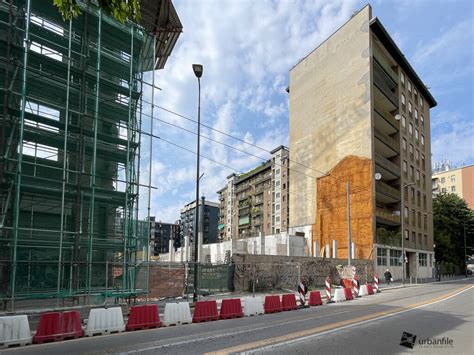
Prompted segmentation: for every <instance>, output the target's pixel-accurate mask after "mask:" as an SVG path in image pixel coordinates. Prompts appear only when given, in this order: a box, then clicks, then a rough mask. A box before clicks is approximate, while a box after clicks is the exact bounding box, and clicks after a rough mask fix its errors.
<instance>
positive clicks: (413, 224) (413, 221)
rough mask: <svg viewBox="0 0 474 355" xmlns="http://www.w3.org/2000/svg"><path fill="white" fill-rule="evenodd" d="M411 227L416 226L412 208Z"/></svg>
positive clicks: (414, 212)
mask: <svg viewBox="0 0 474 355" xmlns="http://www.w3.org/2000/svg"><path fill="white" fill-rule="evenodd" d="M411 225H412V226H416V211H415V210H414V209H413V208H412V210H411Z"/></svg>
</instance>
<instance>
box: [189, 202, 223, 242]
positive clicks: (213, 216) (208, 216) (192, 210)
mask: <svg viewBox="0 0 474 355" xmlns="http://www.w3.org/2000/svg"><path fill="white" fill-rule="evenodd" d="M199 207H200V208H199V210H200V215H199V224H201V223H202V222H204V224H203V225H202V226H203V228H204V231H203V244H210V243H216V242H217V237H218V233H217V223H218V221H219V203H217V202H211V201H205V202H204V211H202V202H201V200H199ZM195 214H196V201H193V202H190V203H188V204H187V205H185V206H184V207H183V208H182V209H181V229H182V234H183V236H188V237H190V238H192V237H193V235H194V234H193V231H194V223H195V221H194V216H195Z"/></svg>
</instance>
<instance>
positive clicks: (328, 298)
mask: <svg viewBox="0 0 474 355" xmlns="http://www.w3.org/2000/svg"><path fill="white" fill-rule="evenodd" d="M326 301H327V303H331V279H330V278H329V276H327V277H326Z"/></svg>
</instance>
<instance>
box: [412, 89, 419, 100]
mask: <svg viewBox="0 0 474 355" xmlns="http://www.w3.org/2000/svg"><path fill="white" fill-rule="evenodd" d="M413 95H415V98H416V97H417V96H418V91H416V89H415V88H413Z"/></svg>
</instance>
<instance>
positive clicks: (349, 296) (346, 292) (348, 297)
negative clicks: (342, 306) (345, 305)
mask: <svg viewBox="0 0 474 355" xmlns="http://www.w3.org/2000/svg"><path fill="white" fill-rule="evenodd" d="M344 296H346V301H350V300H353V299H354V298H353V297H352V289H350V288H344Z"/></svg>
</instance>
